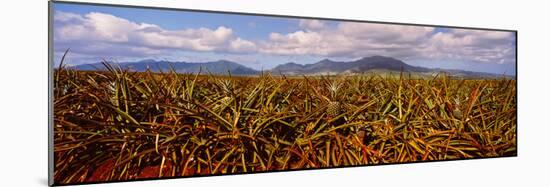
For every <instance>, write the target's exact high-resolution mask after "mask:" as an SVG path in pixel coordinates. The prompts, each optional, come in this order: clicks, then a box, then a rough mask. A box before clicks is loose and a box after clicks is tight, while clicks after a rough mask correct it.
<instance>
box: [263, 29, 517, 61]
mask: <svg viewBox="0 0 550 187" xmlns="http://www.w3.org/2000/svg"><path fill="white" fill-rule="evenodd" d="M307 25H310V24H307V23H306V22H305V21H300V26H302V27H305V28H306V30H300V31H296V32H292V33H288V34H282V33H271V34H270V35H269V40H268V41H266V42H263V43H262V46H261V49H260V51H261V52H264V53H269V54H279V55H305V54H308V55H320V56H326V57H354V58H359V57H364V56H371V55H387V56H392V57H396V58H401V59H438V60H440V59H458V60H467V61H476V62H490V63H513V62H515V58H514V57H515V50H514V45H513V42H514V37H513V33H509V32H498V31H480V30H466V29H449V30H448V31H446V32H434V28H433V27H421V26H408V25H388V24H375V23H358V22H341V23H339V24H338V25H337V26H336V28H327V27H323V28H322V29H317V30H312V29H309V28H310V27H308V26H307ZM317 28H319V27H317Z"/></svg>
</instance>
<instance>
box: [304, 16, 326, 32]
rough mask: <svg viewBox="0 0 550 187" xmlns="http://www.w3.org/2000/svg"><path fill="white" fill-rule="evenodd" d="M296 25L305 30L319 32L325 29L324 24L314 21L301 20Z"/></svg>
mask: <svg viewBox="0 0 550 187" xmlns="http://www.w3.org/2000/svg"><path fill="white" fill-rule="evenodd" d="M298 25H299V26H300V27H301V28H304V29H307V30H319V29H323V28H324V27H325V23H324V22H323V21H320V20H315V19H301V20H300V22H299V23H298Z"/></svg>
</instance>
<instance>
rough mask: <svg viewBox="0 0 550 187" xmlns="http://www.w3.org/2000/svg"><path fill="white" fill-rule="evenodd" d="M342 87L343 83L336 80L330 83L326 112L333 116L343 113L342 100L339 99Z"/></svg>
mask: <svg viewBox="0 0 550 187" xmlns="http://www.w3.org/2000/svg"><path fill="white" fill-rule="evenodd" d="M341 87H342V84H341V83H338V82H336V81H334V82H332V83H329V84H328V89H329V91H330V98H329V102H328V105H327V110H326V112H327V114H328V115H329V116H331V117H335V116H338V115H340V114H341V113H342V102H340V100H339V99H338V94H339V90H340V88H341Z"/></svg>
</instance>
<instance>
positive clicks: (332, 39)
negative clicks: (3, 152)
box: [50, 2, 517, 185]
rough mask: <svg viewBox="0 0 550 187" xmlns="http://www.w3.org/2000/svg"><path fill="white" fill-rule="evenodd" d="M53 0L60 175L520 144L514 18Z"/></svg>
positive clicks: (259, 165)
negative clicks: (316, 14) (455, 21)
mask: <svg viewBox="0 0 550 187" xmlns="http://www.w3.org/2000/svg"><path fill="white" fill-rule="evenodd" d="M50 6H51V7H50V8H51V9H50V29H51V30H50V32H51V41H50V42H51V43H50V45H51V49H50V50H51V51H50V52H51V53H50V54H51V62H50V66H51V67H50V68H51V74H50V76H51V77H50V79H51V86H52V92H51V96H50V97H51V98H52V100H53V101H52V103H51V105H52V109H53V111H52V113H53V115H52V116H51V117H52V118H53V120H52V121H53V124H51V125H52V126H51V128H53V130H52V132H53V134H50V136H51V137H52V138H53V143H52V147H50V149H51V150H50V151H52V152H53V163H51V164H52V166H50V167H53V173H51V175H52V176H51V177H52V178H53V181H54V184H55V185H64V184H84V183H98V182H112V181H132V180H142V179H159V178H177V177H189V176H209V175H221V174H238V173H257V172H269V171H288V170H301V169H315V168H334V167H348V166H369V165H381V164H398V163H411V162H423V161H444V160H457V159H472V158H493V157H508V156H516V155H517V133H516V132H517V113H516V112H517V90H516V89H517V81H516V72H517V70H516V66H517V62H516V31H507V30H491V29H472V28H458V27H444V26H426V25H410V24H392V23H379V22H362V21H346V20H334V19H314V18H298V17H287V16H269V15H255V14H240V13H223V12H206V11H192V10H175V9H159V8H144V7H129V6H108V5H95V4H81V3H63V2H53V3H51V4H50Z"/></svg>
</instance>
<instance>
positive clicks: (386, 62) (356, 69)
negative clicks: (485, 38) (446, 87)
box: [71, 56, 514, 78]
mask: <svg viewBox="0 0 550 187" xmlns="http://www.w3.org/2000/svg"><path fill="white" fill-rule="evenodd" d="M117 64H118V65H119V66H120V67H121V68H122V69H129V70H131V71H146V70H147V69H150V70H151V71H153V72H159V71H160V70H162V71H164V72H168V71H170V70H171V69H170V65H172V67H174V70H175V71H176V72H178V73H197V72H199V69H201V68H202V71H203V72H204V73H207V72H210V73H213V74H227V73H228V72H231V74H233V75H258V74H260V73H261V72H260V71H257V70H254V69H252V68H249V67H246V66H244V65H241V64H239V63H236V62H232V61H228V60H218V61H213V62H200V63H196V62H184V61H180V62H170V61H164V60H161V61H156V60H150V59H149V60H141V61H137V62H123V63H117ZM71 68H74V69H78V70H105V67H104V66H103V64H101V63H94V64H83V65H77V66H73V67H71ZM268 71H269V72H272V73H273V74H275V75H280V74H282V75H321V74H322V75H326V74H331V75H335V74H347V75H353V74H360V73H368V72H375V73H384V72H401V71H403V72H407V73H411V74H415V75H419V76H428V77H429V76H433V75H435V74H438V73H442V72H445V73H447V74H448V75H450V76H455V77H469V78H497V77H502V76H503V75H498V74H491V73H481V72H472V71H464V70H449V69H437V68H436V69H431V68H425V67H418V66H411V65H409V64H406V63H405V62H403V61H401V60H398V59H395V58H391V57H385V56H371V57H364V58H361V59H358V60H354V61H348V62H346V61H333V60H330V59H324V60H321V61H319V62H316V63H312V64H298V63H295V62H289V63H286V64H281V65H279V66H276V67H275V68H273V69H271V70H268ZM507 77H508V78H514V77H513V76H507Z"/></svg>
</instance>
